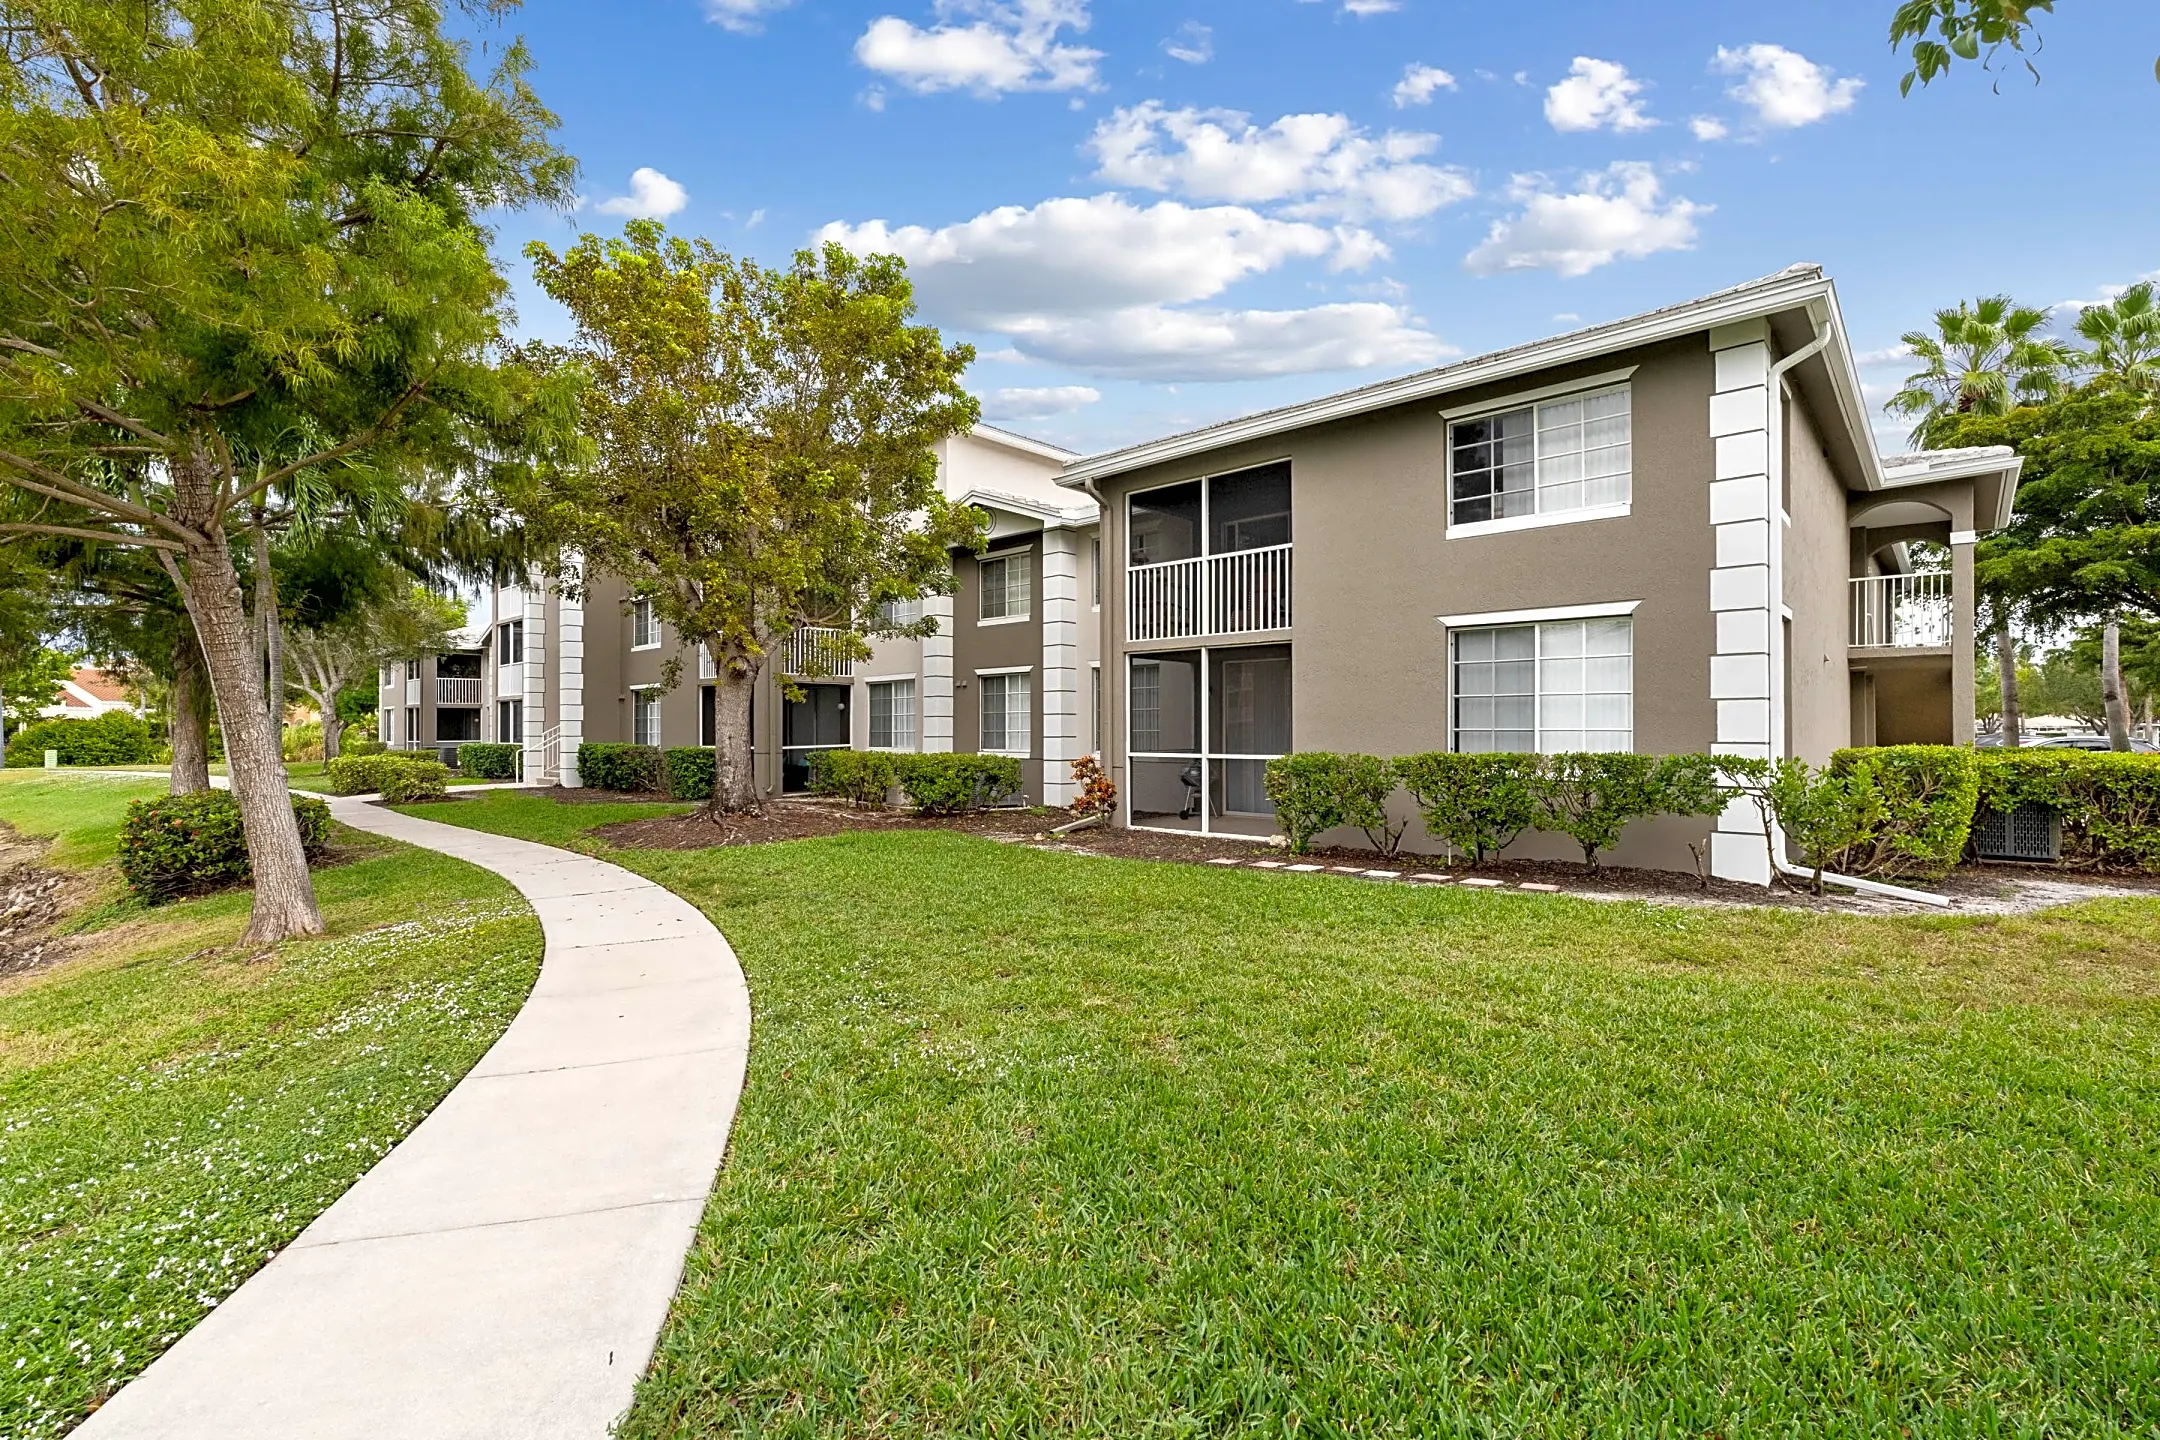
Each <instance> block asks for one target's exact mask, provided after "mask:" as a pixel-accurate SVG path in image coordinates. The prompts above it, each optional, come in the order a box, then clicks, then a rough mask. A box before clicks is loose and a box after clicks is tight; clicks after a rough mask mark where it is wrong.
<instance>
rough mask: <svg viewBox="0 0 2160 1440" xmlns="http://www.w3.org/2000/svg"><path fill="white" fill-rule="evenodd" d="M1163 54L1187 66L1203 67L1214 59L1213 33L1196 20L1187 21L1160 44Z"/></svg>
mask: <svg viewBox="0 0 2160 1440" xmlns="http://www.w3.org/2000/svg"><path fill="white" fill-rule="evenodd" d="M1162 48H1163V53H1164V54H1166V55H1168V56H1169V57H1170V58H1171V59H1173V60H1182V61H1184V62H1185V63H1186V64H1187V65H1205V64H1207V63H1208V61H1210V60H1212V59H1214V58H1215V32H1214V31H1213V30H1210V29H1209V28H1208V27H1207V26H1205V25H1203V24H1201V23H1200V22H1199V21H1197V20H1187V21H1186V22H1185V23H1184V24H1182V25H1180V26H1178V28H1177V29H1176V30H1174V31H1172V32H1171V33H1170V36H1169V38H1168V39H1166V40H1164V41H1163V42H1162Z"/></svg>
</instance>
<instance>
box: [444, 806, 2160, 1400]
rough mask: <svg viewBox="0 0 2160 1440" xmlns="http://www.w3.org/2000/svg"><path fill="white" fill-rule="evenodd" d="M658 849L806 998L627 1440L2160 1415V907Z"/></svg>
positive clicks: (756, 1078) (683, 881) (452, 814)
mask: <svg viewBox="0 0 2160 1440" xmlns="http://www.w3.org/2000/svg"><path fill="white" fill-rule="evenodd" d="M427 813H428V815H429V816H430V818H436V819H443V820H451V821H455V822H457V823H463V824H470V825H474V826H477V827H479V828H485V829H493V830H500V831H503V832H506V833H515V834H528V835H533V836H535V837H546V838H550V839H554V840H556V841H557V842H558V843H561V842H562V841H563V840H564V839H566V838H574V835H573V834H572V827H574V826H576V825H579V824H592V823H604V820H605V819H608V818H623V817H621V816H615V815H612V814H607V813H605V812H602V811H592V810H587V809H586V808H585V807H571V806H559V805H556V804H554V803H553V802H552V801H550V800H548V799H546V798H543V797H535V796H530V795H510V794H493V795H489V796H485V797H480V798H476V799H474V800H472V801H468V802H463V803H460V804H456V805H450V806H438V807H432V808H430V809H429V810H428V811H427ZM577 843H579V844H580V845H581V846H582V847H583V848H588V849H598V848H600V847H598V846H597V845H596V844H595V842H593V841H592V840H591V839H590V838H589V837H588V838H586V839H583V840H582V841H578V842H577ZM609 858H610V859H613V860H615V861H617V862H618V863H621V864H624V865H627V866H630V867H631V868H634V869H637V870H639V871H641V872H643V873H645V874H647V875H650V876H652V877H653V878H654V879H656V880H659V881H660V882H662V883H664V884H666V885H668V886H669V887H671V888H673V889H675V890H677V891H679V892H680V893H682V894H684V895H686V896H688V897H690V898H691V899H692V900H694V901H695V902H697V903H698V904H699V905H701V906H702V907H703V908H704V909H705V910H706V912H707V913H708V914H709V915H711V916H712V918H713V919H714V920H715V921H716V922H717V923H718V924H719V926H720V927H721V929H722V930H723V931H724V932H725V933H726V934H727V936H728V937H729V938H730V940H731V941H732V942H733V944H734V946H735V948H736V950H737V952H738V954H739V955H740V956H741V959H742V962H743V965H744V967H745V969H746V971H747V972H748V975H749V979H750V985H751V990H752V994H753V999H754V1005H755V1012H756V1013H755V1020H754V1022H753V1028H752V1046H751V1063H750V1076H749V1083H748V1088H747V1090H746V1092H745V1094H744V1097H743V1103H742V1108H741V1111H740V1114H739V1115H738V1117H737V1119H736V1122H735V1130H734V1134H733V1138H732V1143H731V1147H730V1151H729V1158H728V1161H727V1165H726V1167H725V1169H724V1170H723V1172H722V1174H721V1176H720V1180H719V1183H718V1186H717V1188H716V1190H715V1192H714V1195H713V1198H712V1201H711V1205H710V1208H709V1210H708V1213H707V1215H706V1218H705V1221H704V1225H703V1228H702V1231H701V1235H700V1239H699V1243H698V1245H697V1248H696V1250H695V1252H694V1254H693V1256H692V1258H691V1263H690V1268H689V1275H688V1278H687V1281H686V1283H685V1285H684V1287H683V1289H682V1291H681V1293H680V1295H679V1297H678V1299H677V1302H676V1305H675V1307H674V1312H673V1315H672V1318H671V1320H670V1322H669V1324H668V1326H667V1329H666V1331H665V1333H664V1335H663V1337H662V1339H661V1342H660V1346H659V1350H658V1354H657V1356H656V1358H655V1360H654V1362H653V1365H652V1368H651V1371H650V1373H649V1374H648V1375H647V1377H646V1378H645V1380H644V1383H643V1384H642V1386H641V1388H640V1390H639V1392H638V1399H637V1404H636V1407H635V1408H634V1410H633V1411H632V1413H631V1415H630V1417H629V1419H628V1420H627V1422H626V1423H625V1425H624V1427H623V1431H622V1433H623V1434H624V1435H626V1436H630V1437H639V1440H646V1437H663V1436H664V1437H681V1436H717V1435H737V1434H742V1435H766V1436H838V1435H848V1436H873V1435H874V1436H929V1435H981V1436H990V1435H1011V1434H1053V1433H1054V1434H1073V1435H1091V1436H1094V1435H1100V1436H1112V1435H1116V1436H1130V1435H1143V1434H1144V1435H1217V1434H1252V1435H1280V1436H1290V1435H1307V1434H1323V1435H1406V1436H1407V1435H1539V1436H1544V1435H1589V1434H1595V1435H1612V1436H1622V1435H1626V1436H1635V1435H1650V1434H1702V1435H1724V1436H1750V1435H1767V1434H1835V1435H1901V1434H1903V1435H1913V1436H1937V1435H1998V1434H2023V1435H2042V1434H2045V1435H2109V1434H2123V1435H2127V1434H2138V1435H2150V1434H2153V1433H2154V1432H2155V1429H2156V1427H2160V1279H2156V1276H2155V1271H2154V1264H2155V1250H2156V1248H2160V904H2155V903H2152V902H2145V901H2123V902H2112V903H2104V904H2088V905H2081V906H2077V907H2073V908H2069V909H2064V910H2059V911H2054V912H2049V913H2046V914H2043V915H2039V916H2035V917H2031V918H2024V919H1985V918H1974V919H1959V918H1942V917H1928V918H1913V919H1887V918H1851V917H1838V916H1828V915H1815V914H1804V913H1795V912H1789V911H1779V912H1772V911H1738V912H1726V911H1709V910H1691V909H1679V908H1656V907H1651V906H1647V905H1642V904H1596V903H1592V902H1587V901H1577V900H1570V899H1566V898H1564V897H1542V896H1525V895H1519V894H1518V895H1508V894H1492V893H1470V892H1460V891H1448V890H1442V891H1438V892H1433V891H1426V890H1410V889H1408V888H1407V887H1386V886H1380V885H1372V884H1364V883H1357V882H1351V881H1345V880H1340V879H1331V878H1328V877H1321V876H1315V877H1303V876H1290V875H1282V874H1258V873H1251V872H1245V873H1236V872H1232V873H1223V872H1219V871H1211V870H1208V869H1205V868H1200V867H1190V866H1172V865H1156V864H1146V863H1139V862H1127V861H1118V860H1108V859H1098V858H1088V857H1075V856H1069V855H1059V854H1050V853H1044V852H1039V851H1034V850H1030V849H1026V848H1023V847H1017V846H1000V845H997V844H994V843H990V842H986V841H982V840H979V839H973V838H969V837H965V836H961V835H956V834H951V833H942V832H915V833H897V834H877V835H871V834H858V835H843V836H837V837H833V838H830V839H819V840H813V841H805V842H798V843H793V844H786V845H773V846H763V847H750V848H729V849H719V850H711V851H704V852H665V851H643V852H638V851H623V852H609Z"/></svg>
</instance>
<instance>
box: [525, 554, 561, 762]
mask: <svg viewBox="0 0 2160 1440" xmlns="http://www.w3.org/2000/svg"><path fill="white" fill-rule="evenodd" d="M548 589H549V587H547V586H545V585H542V584H539V583H535V584H533V585H531V586H530V587H528V588H527V589H526V591H525V616H524V618H525V693H524V700H525V705H524V716H523V718H524V725H525V780H526V783H527V784H532V783H534V782H537V781H541V780H553V779H555V778H556V777H555V776H554V774H552V773H551V772H550V771H549V769H548V753H547V728H548V727H547V718H548V713H547V676H548V620H547V597H548Z"/></svg>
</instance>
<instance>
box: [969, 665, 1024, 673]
mask: <svg viewBox="0 0 2160 1440" xmlns="http://www.w3.org/2000/svg"><path fill="white" fill-rule="evenodd" d="M975 673H976V674H977V675H1032V674H1034V673H1035V667H1034V666H1033V665H993V666H991V667H990V668H989V669H987V670H977V671H976V672H975Z"/></svg>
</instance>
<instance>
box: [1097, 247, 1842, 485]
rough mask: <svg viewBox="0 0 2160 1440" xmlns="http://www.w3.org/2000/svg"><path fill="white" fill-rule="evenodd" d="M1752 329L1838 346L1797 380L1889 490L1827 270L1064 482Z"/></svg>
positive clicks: (1409, 381)
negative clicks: (1746, 325)
mask: <svg viewBox="0 0 2160 1440" xmlns="http://www.w3.org/2000/svg"><path fill="white" fill-rule="evenodd" d="M1751 320H1768V321H1771V322H1772V330H1773V333H1774V334H1775V335H1776V338H1777V339H1778V341H1779V348H1780V349H1782V350H1783V351H1785V352H1787V353H1790V352H1791V351H1793V350H1796V349H1798V348H1800V346H1801V345H1804V344H1806V343H1807V342H1808V341H1809V340H1812V339H1813V338H1814V336H1815V335H1817V334H1820V333H1821V332H1822V331H1823V330H1824V329H1826V328H1827V330H1828V331H1829V333H1830V343H1829V344H1828V345H1827V346H1825V347H1824V348H1823V350H1822V351H1821V352H1820V353H1819V354H1817V355H1815V356H1812V357H1810V358H1809V360H1808V361H1807V362H1805V363H1804V364H1802V365H1800V366H1797V367H1795V376H1796V379H1797V372H1799V371H1815V372H1818V373H1817V375H1816V376H1813V377H1811V379H1812V381H1813V383H1814V384H1820V385H1823V386H1825V387H1826V388H1827V390H1828V392H1829V393H1828V394H1827V395H1825V396H1823V397H1822V398H1824V399H1827V400H1829V401H1831V402H1832V404H1831V410H1830V413H1832V414H1835V415H1836V416H1837V417H1838V418H1839V420H1840V422H1841V425H1840V429H1841V430H1842V431H1843V432H1844V433H1843V434H1842V435H1840V436H1837V437H1831V438H1833V439H1834V440H1835V441H1836V443H1837V448H1838V450H1839V452H1840V457H1839V458H1840V459H1842V460H1843V461H1844V462H1845V466H1844V467H1843V468H1846V469H1847V472H1848V473H1847V477H1846V478H1847V483H1848V484H1849V485H1850V486H1851V488H1854V489H1860V490H1873V489H1878V488H1880V486H1881V485H1882V483H1883V476H1882V467H1881V465H1880V463H1879V462H1878V460H1877V457H1876V453H1875V443H1874V439H1873V429H1872V427H1871V426H1870V425H1869V423H1868V420H1867V405H1866V402H1865V401H1864V400H1863V399H1862V397H1861V391H1860V375H1859V370H1858V368H1857V367H1856V366H1855V364H1854V363H1853V355H1852V346H1851V344H1850V343H1849V341H1848V340H1847V338H1846V334H1845V323H1844V318H1843V316H1842V314H1841V313H1840V311H1839V309H1838V302H1837V290H1836V287H1835V286H1834V285H1832V283H1831V282H1830V280H1829V278H1828V277H1827V276H1825V275H1824V274H1823V272H1822V268H1821V267H1820V266H1817V265H1795V266H1792V267H1790V268H1788V269H1785V270H1781V271H1779V272H1778V273H1777V274H1775V275H1768V276H1765V277H1763V278H1762V279H1760V280H1753V281H1750V282H1748V283H1747V284H1745V285H1737V286H1734V287H1733V288H1732V289H1730V290H1721V291H1718V292H1717V293H1715V294H1712V295H1705V296H1703V297H1701V298H1700V299H1696V300H1690V301H1687V302H1685V303H1683V304H1679V305H1671V306H1667V307H1665V308H1664V309H1661V310H1652V311H1649V312H1647V313H1645V314H1642V315H1636V316H1633V317H1631V318H1629V319H1626V320H1616V321H1613V322H1611V323H1609V324H1605V325H1593V326H1590V327H1588V328H1587V329H1582V330H1575V331H1571V332H1569V333H1567V334H1565V335H1558V336H1554V337H1553V338H1551V339H1547V340H1539V341H1534V342H1532V343H1530V344H1526V345H1518V346H1515V347H1513V348H1511V349H1507V350H1497V351H1494V352H1492V353H1490V354H1486V355H1479V356H1473V357H1472V358H1470V359H1468V360H1459V361H1456V362H1455V363H1453V364H1450V365H1443V366H1440V367H1438V368H1436V369H1432V370H1422V371H1419V372H1418V373H1417V374H1415V375H1405V376H1403V377H1401V378H1400V379H1396V380H1385V381H1382V382H1380V383H1379V384H1376V385H1366V386H1362V387H1360V388H1358V389H1355V390H1345V391H1343V392H1341V393H1340V394H1336V395H1329V396H1325V397H1323V398H1321V399H1318V400H1311V401H1306V402H1304V403H1302V404H1298V405H1287V406H1283V407H1282V408H1280V409H1276V410H1265V411H1261V412H1260V413H1258V414H1255V415H1247V416H1243V417H1241V418H1239V419H1236V420H1227V421H1224V422H1223V423H1221V424H1219V425H1210V426H1206V427H1204V428H1202V429H1198V430H1191V431H1187V432H1185V433H1183V434H1180V435H1172V436H1168V437H1166V438H1164V439H1160V440H1151V441H1148V442H1146V443H1144V444H1140V445H1131V446H1127V447H1126V448H1124V449H1122V450H1111V451H1106V452H1104V453H1103V454H1100V455H1090V456H1087V457H1085V458H1083V459H1079V460H1075V461H1074V462H1072V463H1071V464H1069V465H1067V466H1066V467H1065V473H1064V474H1063V475H1061V476H1059V477H1058V483H1059V484H1060V485H1064V486H1068V487H1073V488H1079V487H1083V486H1086V485H1090V484H1093V483H1094V482H1096V481H1100V480H1105V479H1108V478H1110V477H1112V476H1115V475H1121V474H1124V473H1126V472H1128V471H1133V470H1139V469H1143V468H1145V467H1147V466H1151V465H1161V464H1165V463H1168V462H1171V461H1176V460H1180V459H1184V458H1186V457H1189V456H1194V455H1198V454H1201V453H1203V452H1205V451H1209V450H1215V449H1219V448H1221V447H1223V446H1227V445H1236V444H1240V443H1242V442H1245V441H1250V440H1260V439H1264V438H1267V437H1269V436H1273V435H1280V434H1283V433H1284V432H1286V431H1291V430H1301V429H1304V428H1306V427H1308V426H1313V425H1324V424H1327V423H1329V422H1331V421H1336V420H1346V419H1350V418H1353V417H1355V416H1359V415H1365V414H1368V413H1371V412H1372V411H1376V410H1384V409H1387V408H1389V407H1391V406H1396V405H1406V404H1412V403H1416V402H1420V401H1426V400H1431V399H1434V398H1437V397H1439V396H1442V395H1447V394H1451V393H1453V392H1456V391H1461V390H1467V389H1469V388H1471V387H1472V386H1477V385H1486V384H1490V383H1493V382H1495V381H1501V380H1508V379H1512V378H1513V377H1515V376H1518V375H1526V374H1530V373H1533V372H1535V371H1539V370H1547V369H1551V368H1553V367H1555V366H1560V365H1567V364H1571V363H1574V362H1577V361H1584V360H1593V359H1596V358H1597V357H1599V356H1602V355H1609V354H1612V353H1614V352H1617V351H1623V350H1631V349H1635V348H1637V347H1639V346H1643V345H1653V344H1657V343H1659V342H1661V341H1666V340H1672V339H1677V338H1679V337H1681V336H1684V335H1690V334H1694V333H1696V332H1698V331H1707V330H1711V329H1714V328H1716V327H1718V326H1722V325H1735V324H1740V323H1743V322H1746V321H1751Z"/></svg>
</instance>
